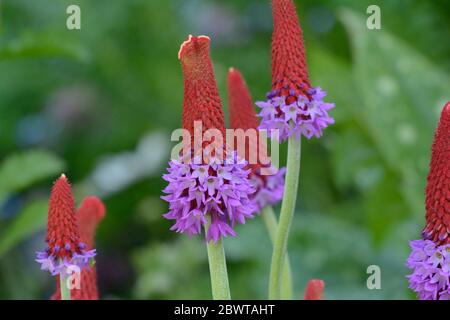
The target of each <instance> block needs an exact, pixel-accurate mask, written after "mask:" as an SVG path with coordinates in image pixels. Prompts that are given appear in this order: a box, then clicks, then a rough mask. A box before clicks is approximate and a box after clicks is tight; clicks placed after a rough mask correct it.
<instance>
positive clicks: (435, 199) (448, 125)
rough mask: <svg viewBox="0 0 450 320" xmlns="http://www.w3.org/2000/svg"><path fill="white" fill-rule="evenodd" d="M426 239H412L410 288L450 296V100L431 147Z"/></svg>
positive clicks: (423, 294)
mask: <svg viewBox="0 0 450 320" xmlns="http://www.w3.org/2000/svg"><path fill="white" fill-rule="evenodd" d="M425 210H426V214H425V220H426V221H425V222H426V225H425V228H424V229H423V231H422V239H420V240H414V241H411V242H410V247H411V254H410V255H409V257H408V260H407V262H406V266H407V267H408V268H410V269H411V270H412V274H410V275H408V277H407V278H408V280H409V288H410V289H412V290H414V291H415V292H416V293H417V297H418V298H419V299H420V300H450V102H448V103H447V104H446V105H445V107H444V109H443V110H442V113H441V118H440V121H439V125H438V127H437V130H436V132H435V135H434V141H433V145H432V148H431V161H430V171H429V173H428V178H427V186H426V190H425Z"/></svg>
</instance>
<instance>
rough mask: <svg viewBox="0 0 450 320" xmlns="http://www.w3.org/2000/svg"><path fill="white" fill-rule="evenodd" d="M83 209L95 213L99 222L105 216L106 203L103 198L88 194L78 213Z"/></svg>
mask: <svg viewBox="0 0 450 320" xmlns="http://www.w3.org/2000/svg"><path fill="white" fill-rule="evenodd" d="M83 211H89V212H90V214H92V215H94V216H95V218H96V220H97V222H100V221H101V220H102V219H103V218H104V217H105V212H106V209H105V205H104V204H103V202H102V200H100V199H99V198H98V197H95V196H88V197H86V198H84V200H83V202H82V203H81V206H80V209H78V213H77V214H80V212H83Z"/></svg>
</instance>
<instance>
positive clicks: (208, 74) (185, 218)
mask: <svg viewBox="0 0 450 320" xmlns="http://www.w3.org/2000/svg"><path fill="white" fill-rule="evenodd" d="M209 43H210V39H209V38H208V37H206V36H199V37H194V36H189V38H188V39H187V40H186V41H185V42H183V44H182V45H181V48H180V51H179V52H178V57H179V59H180V61H181V65H182V69H183V77H184V101H183V128H184V129H187V131H189V133H190V134H191V140H193V141H191V150H185V148H186V142H189V141H186V140H185V139H186V137H185V136H184V137H183V142H184V146H183V147H184V148H183V149H184V150H183V151H184V152H185V151H189V152H190V151H192V146H193V150H194V153H193V154H192V153H191V154H185V153H184V152H183V153H184V155H183V157H182V159H179V158H177V159H172V160H171V161H170V162H169V168H168V170H167V171H168V173H167V174H165V175H164V176H163V178H164V180H166V181H167V182H168V185H167V187H166V188H164V190H163V192H164V193H165V194H166V195H165V196H163V197H162V199H164V200H166V201H167V202H168V203H169V212H168V213H166V214H164V217H165V218H166V219H169V220H175V224H174V225H173V226H172V227H171V230H174V231H176V232H180V233H186V234H188V235H189V236H192V235H194V234H200V233H201V232H202V230H203V227H205V226H206V225H207V222H208V220H209V221H211V224H210V225H209V228H208V230H207V232H206V240H207V241H208V242H209V241H211V240H212V241H214V242H215V243H217V242H218V241H219V240H220V239H221V238H222V237H226V236H229V235H231V236H234V235H236V232H235V231H234V229H233V227H234V226H235V225H236V224H237V223H241V224H244V223H245V221H246V219H248V218H252V217H253V213H254V212H255V208H254V206H252V203H251V200H250V199H249V196H250V195H251V194H252V193H253V192H254V191H255V189H254V188H253V187H252V185H251V184H250V181H249V179H248V175H249V172H250V170H247V169H246V166H247V162H246V161H241V160H240V159H238V157H237V155H236V152H235V151H234V150H227V148H226V141H225V123H224V119H223V113H222V104H221V101H220V97H219V92H218V90H217V85H216V80H215V78H214V71H213V66H212V62H211V59H210V57H209ZM197 121H198V122H200V124H201V125H202V129H200V128H196V127H195V124H194V122H197ZM210 129H215V130H210ZM207 130H208V131H207ZM213 131H215V132H214V133H213ZM203 133H205V136H207V134H206V133H209V134H211V135H212V136H211V137H205V139H204V140H205V142H206V143H203V144H202V145H200V144H199V143H197V142H196V141H195V140H196V139H199V138H202V136H203ZM193 136H194V137H193ZM201 140H203V139H201ZM192 142H193V143H194V145H193V144H192ZM211 146H212V147H213V148H212V149H211ZM224 151H226V153H225V152H224ZM199 152H200V153H201V155H200V154H199ZM218 153H220V155H218ZM189 155H191V156H190V157H189ZM186 158H188V159H186ZM180 160H181V161H180ZM186 160H188V161H186Z"/></svg>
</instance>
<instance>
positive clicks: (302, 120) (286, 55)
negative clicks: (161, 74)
mask: <svg viewBox="0 0 450 320" xmlns="http://www.w3.org/2000/svg"><path fill="white" fill-rule="evenodd" d="M272 15H273V27H274V30H273V35H272V90H271V91H270V92H269V93H268V94H267V100H265V101H258V102H256V105H257V106H258V107H260V108H261V111H260V113H259V116H260V117H261V118H262V121H261V124H260V128H261V129H267V130H268V133H269V136H271V137H272V138H274V136H273V135H272V132H271V130H278V134H279V136H278V139H279V141H284V140H287V139H288V138H289V137H291V136H295V137H296V138H297V139H299V138H300V136H301V135H303V136H305V137H306V138H308V139H310V138H311V137H313V136H316V137H321V136H322V133H323V130H324V129H325V128H326V127H328V126H329V125H330V124H333V123H334V119H333V118H332V117H330V116H329V114H328V111H329V110H330V109H332V108H333V107H334V104H333V103H327V102H324V101H323V98H324V97H325V96H326V95H327V94H326V92H325V91H323V90H322V89H321V88H320V87H311V84H310V81H309V74H308V68H307V64H306V58H305V48H304V45H303V33H302V29H301V27H300V24H299V21H298V17H297V13H296V9H295V5H294V3H293V1H292V0H272Z"/></svg>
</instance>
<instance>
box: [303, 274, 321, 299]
mask: <svg viewBox="0 0 450 320" xmlns="http://www.w3.org/2000/svg"><path fill="white" fill-rule="evenodd" d="M324 289H325V282H324V281H323V280H320V279H312V280H309V281H308V284H307V285H306V290H305V300H323V291H324Z"/></svg>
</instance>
